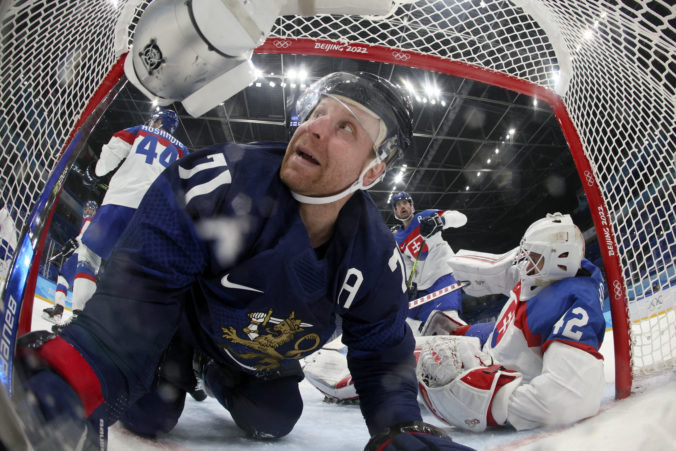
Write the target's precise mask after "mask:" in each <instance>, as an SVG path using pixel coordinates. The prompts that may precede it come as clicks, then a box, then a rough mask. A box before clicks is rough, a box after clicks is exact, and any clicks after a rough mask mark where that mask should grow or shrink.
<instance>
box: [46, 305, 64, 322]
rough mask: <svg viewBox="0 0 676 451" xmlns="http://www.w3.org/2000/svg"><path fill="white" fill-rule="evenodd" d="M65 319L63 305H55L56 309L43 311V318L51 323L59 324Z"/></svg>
mask: <svg viewBox="0 0 676 451" xmlns="http://www.w3.org/2000/svg"><path fill="white" fill-rule="evenodd" d="M62 317H63V305H61V304H54V307H48V308H46V309H43V310H42V318H43V319H46V320H47V321H49V322H50V323H54V324H59V323H60V322H61V318H62Z"/></svg>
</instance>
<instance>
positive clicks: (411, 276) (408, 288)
mask: <svg viewBox="0 0 676 451" xmlns="http://www.w3.org/2000/svg"><path fill="white" fill-rule="evenodd" d="M425 241H427V238H424V237H423V240H422V244H421V245H420V249H418V254H417V255H416V256H415V261H414V262H413V267H412V268H411V275H410V276H409V277H408V282H407V283H406V289H407V290H410V289H411V282H413V276H415V268H416V266H418V260H419V259H420V254H422V251H423V249H424V248H425Z"/></svg>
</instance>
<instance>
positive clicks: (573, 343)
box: [542, 338, 604, 360]
mask: <svg viewBox="0 0 676 451" xmlns="http://www.w3.org/2000/svg"><path fill="white" fill-rule="evenodd" d="M555 341H558V342H559V343H564V344H567V345H569V346H572V347H574V348H577V349H581V350H583V351H584V352H588V353H589V354H591V355H593V356H594V357H596V358H597V359H598V360H604V358H603V354H601V353H600V352H599V351H598V350H597V349H596V348H595V347H593V346H590V345H586V344H584V343H580V342H579V341H568V340H561V339H558V338H557V339H554V340H547V341H546V342H545V344H544V345H542V352H545V351H547V348H548V347H549V345H550V344H552V343H554V342H555Z"/></svg>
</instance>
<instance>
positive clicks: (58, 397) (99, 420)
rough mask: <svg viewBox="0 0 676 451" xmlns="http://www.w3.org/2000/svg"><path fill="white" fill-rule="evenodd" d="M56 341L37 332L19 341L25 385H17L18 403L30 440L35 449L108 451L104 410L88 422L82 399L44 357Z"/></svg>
mask: <svg viewBox="0 0 676 451" xmlns="http://www.w3.org/2000/svg"><path fill="white" fill-rule="evenodd" d="M54 339H55V335H54V334H52V333H50V332H47V331H34V332H30V333H28V334H26V335H24V336H22V337H21V338H20V339H19V340H18V341H17V357H16V362H17V366H16V367H17V370H18V371H17V377H18V378H19V380H21V381H22V384H20V385H19V384H18V386H19V387H20V390H18V391H17V392H16V393H15V402H16V406H17V412H18V414H19V416H20V417H21V419H22V420H23V422H24V425H25V427H26V434H27V436H28V439H29V441H30V442H31V444H32V445H33V447H34V448H35V449H49V448H52V447H53V446H55V445H54V444H59V446H61V447H63V448H64V449H87V450H90V449H105V447H106V442H107V431H108V429H107V427H106V422H105V418H104V417H103V416H102V415H101V413H103V411H104V409H98V410H97V411H96V412H93V413H91V414H90V415H89V417H88V418H86V419H85V409H84V407H83V403H82V401H81V398H80V396H79V395H78V394H77V393H76V391H75V389H74V388H73V387H72V386H71V385H70V384H69V383H68V382H67V381H66V379H65V378H63V377H62V376H60V375H59V374H57V372H56V371H55V370H53V369H52V368H51V367H50V365H49V363H48V361H47V359H46V358H45V357H44V356H43V355H42V349H43V347H44V346H45V345H48V344H50V343H53V340H54ZM57 340H60V339H57ZM83 446H84V448H82V447H83Z"/></svg>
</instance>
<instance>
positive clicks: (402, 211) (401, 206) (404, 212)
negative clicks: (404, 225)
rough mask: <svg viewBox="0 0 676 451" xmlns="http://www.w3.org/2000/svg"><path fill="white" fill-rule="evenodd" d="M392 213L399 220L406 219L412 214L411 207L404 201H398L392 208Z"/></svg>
mask: <svg viewBox="0 0 676 451" xmlns="http://www.w3.org/2000/svg"><path fill="white" fill-rule="evenodd" d="M394 212H395V213H396V215H397V217H399V218H408V217H409V216H411V213H412V212H413V205H411V203H410V202H409V201H407V200H406V199H401V200H398V201H397V205H395V206H394Z"/></svg>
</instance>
